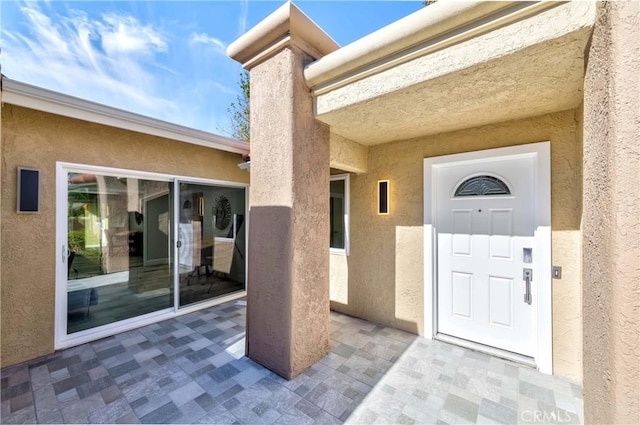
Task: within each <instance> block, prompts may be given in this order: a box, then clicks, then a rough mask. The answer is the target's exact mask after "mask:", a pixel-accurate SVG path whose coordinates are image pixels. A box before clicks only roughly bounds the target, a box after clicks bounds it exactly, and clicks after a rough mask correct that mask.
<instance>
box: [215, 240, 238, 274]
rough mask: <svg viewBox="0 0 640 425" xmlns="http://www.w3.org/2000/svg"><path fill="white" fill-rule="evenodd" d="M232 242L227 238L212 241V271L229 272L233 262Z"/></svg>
mask: <svg viewBox="0 0 640 425" xmlns="http://www.w3.org/2000/svg"><path fill="white" fill-rule="evenodd" d="M233 247H234V240H233V239H227V238H215V239H214V241H213V270H214V271H216V272H220V273H224V274H225V275H227V274H229V273H230V272H231V262H232V260H233Z"/></svg>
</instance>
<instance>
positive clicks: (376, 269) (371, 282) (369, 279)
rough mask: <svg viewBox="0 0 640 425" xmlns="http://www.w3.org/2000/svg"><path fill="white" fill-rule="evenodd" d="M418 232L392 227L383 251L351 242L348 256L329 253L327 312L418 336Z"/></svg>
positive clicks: (419, 229)
mask: <svg viewBox="0 0 640 425" xmlns="http://www.w3.org/2000/svg"><path fill="white" fill-rule="evenodd" d="M372 231H373V230H372ZM422 232H423V230H422V226H406V227H405V226H396V227H395V232H394V233H395V235H394V236H391V237H389V238H385V240H387V241H393V243H391V244H388V246H386V247H385V246H381V245H379V244H378V243H376V244H363V245H360V244H356V247H357V248H356V249H353V246H354V245H353V244H352V250H351V253H350V255H348V256H347V255H343V254H331V256H330V257H331V258H330V263H331V267H330V298H331V309H332V310H335V311H338V312H341V313H344V314H349V315H352V316H356V317H361V318H363V319H366V320H370V321H373V322H376V323H380V324H383V325H386V326H393V327H396V328H398V329H402V330H404V331H407V332H411V333H414V334H421V333H422V327H423V326H422V325H423V323H424V319H423V299H424V296H423V294H424V290H423V277H422V276H423V260H422V256H423V255H422V253H423V248H422V245H423V242H422V240H423V237H422ZM384 245H386V244H384ZM386 277H391V278H390V279H387V278H386Z"/></svg>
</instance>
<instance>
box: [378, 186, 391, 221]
mask: <svg viewBox="0 0 640 425" xmlns="http://www.w3.org/2000/svg"><path fill="white" fill-rule="evenodd" d="M389 210H390V208H389V180H378V215H389Z"/></svg>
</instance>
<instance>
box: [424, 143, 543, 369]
mask: <svg viewBox="0 0 640 425" xmlns="http://www.w3.org/2000/svg"><path fill="white" fill-rule="evenodd" d="M550 147H551V143H550V142H548V141H546V142H539V143H531V144H526V145H518V146H511V147H506V148H497V149H487V150H482V151H475V152H468V153H461V154H453V155H445V156H438V157H433V158H425V159H424V258H425V261H424V281H425V289H424V306H425V312H424V313H425V314H424V329H425V331H424V333H425V337H426V338H429V339H433V338H435V336H436V334H437V332H438V320H437V308H438V306H437V300H438V297H437V292H436V291H437V289H438V288H437V284H436V283H437V264H438V262H437V245H436V228H435V223H436V222H435V219H436V211H437V210H436V207H437V205H436V198H435V196H436V193H437V192H436V187H437V184H438V182H437V169H438V168H439V167H443V166H451V165H453V164H456V163H461V164H462V163H465V164H471V163H474V162H478V163H480V162H484V161H485V160H487V159H490V158H495V157H510V156H513V157H520V158H522V157H534V158H536V161H535V171H534V182H533V183H534V187H535V192H536V194H535V200H534V205H535V210H536V211H535V232H534V238H535V250H534V253H535V255H536V262H535V267H534V271H533V273H534V274H533V275H534V279H536V280H537V285H536V293H534V294H533V295H534V297H536V299H537V303H536V306H537V308H536V309H535V310H534V318H533V321H534V331H533V332H534V338H535V340H536V354H535V356H534V361H535V363H536V366H537V367H538V369H539V370H540V371H541V372H544V373H548V374H551V373H553V358H552V354H553V350H552V342H553V340H552V324H553V323H552V291H551V158H550Z"/></svg>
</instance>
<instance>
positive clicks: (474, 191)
mask: <svg viewBox="0 0 640 425" xmlns="http://www.w3.org/2000/svg"><path fill="white" fill-rule="evenodd" d="M495 195H511V191H510V190H509V187H508V186H507V184H506V183H505V182H503V181H502V180H500V179H499V178H497V177H493V176H475V177H471V178H469V179H467V180H465V181H463V182H462V183H461V184H460V186H458V188H457V189H456V192H455V194H454V196H455V197H458V196H495Z"/></svg>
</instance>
